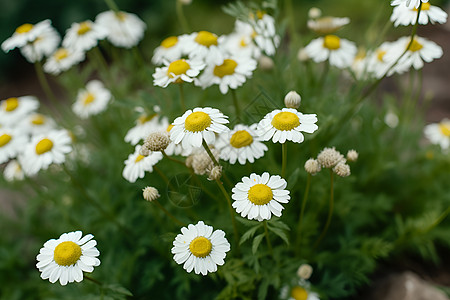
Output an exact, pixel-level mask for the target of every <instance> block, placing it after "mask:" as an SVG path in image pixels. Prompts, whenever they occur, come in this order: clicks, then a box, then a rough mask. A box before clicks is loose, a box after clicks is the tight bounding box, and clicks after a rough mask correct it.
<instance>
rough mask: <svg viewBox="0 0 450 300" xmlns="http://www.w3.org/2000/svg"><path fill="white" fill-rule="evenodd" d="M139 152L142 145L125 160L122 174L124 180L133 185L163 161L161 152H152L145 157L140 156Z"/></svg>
mask: <svg viewBox="0 0 450 300" xmlns="http://www.w3.org/2000/svg"><path fill="white" fill-rule="evenodd" d="M139 150H141V145H137V146H136V148H135V150H134V153H131V154H130V155H129V156H128V158H127V160H125V168H124V169H123V172H122V176H123V178H125V179H126V180H127V181H129V182H131V183H133V182H136V180H137V179H138V178H143V177H144V176H145V172H152V171H153V166H154V165H156V164H157V163H158V162H159V161H160V160H161V159H163V155H162V153H161V152H152V153H150V155H148V156H143V155H141V154H139Z"/></svg>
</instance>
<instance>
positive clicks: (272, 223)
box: [267, 218, 291, 231]
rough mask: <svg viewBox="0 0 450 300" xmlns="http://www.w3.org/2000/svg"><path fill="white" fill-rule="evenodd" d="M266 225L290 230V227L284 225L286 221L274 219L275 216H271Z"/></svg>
mask: <svg viewBox="0 0 450 300" xmlns="http://www.w3.org/2000/svg"><path fill="white" fill-rule="evenodd" d="M267 225H268V226H269V227H270V226H273V227H276V228H280V229H284V230H287V231H290V230H291V228H289V226H288V225H286V223H284V222H282V221H280V219H276V218H272V219H271V220H269V221H268V222H267Z"/></svg>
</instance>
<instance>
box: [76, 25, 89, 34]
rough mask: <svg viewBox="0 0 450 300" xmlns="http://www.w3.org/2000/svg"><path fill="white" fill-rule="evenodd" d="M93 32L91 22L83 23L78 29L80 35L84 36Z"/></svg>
mask: <svg viewBox="0 0 450 300" xmlns="http://www.w3.org/2000/svg"><path fill="white" fill-rule="evenodd" d="M91 30H92V27H91V24H89V22H81V23H80V27H78V31H77V33H78V35H83V34H86V33H87V32H89V31H91Z"/></svg>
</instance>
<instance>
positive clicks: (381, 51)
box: [377, 49, 386, 62]
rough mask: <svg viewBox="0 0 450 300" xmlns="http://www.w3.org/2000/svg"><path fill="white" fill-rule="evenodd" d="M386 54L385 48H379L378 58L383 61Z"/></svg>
mask: <svg viewBox="0 0 450 300" xmlns="http://www.w3.org/2000/svg"><path fill="white" fill-rule="evenodd" d="M385 55H386V51H383V50H379V49H378V50H377V59H378V60H379V61H381V62H383V61H384V56H385Z"/></svg>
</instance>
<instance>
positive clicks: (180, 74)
mask: <svg viewBox="0 0 450 300" xmlns="http://www.w3.org/2000/svg"><path fill="white" fill-rule="evenodd" d="M164 64H165V66H164V67H161V68H156V70H155V73H153V84H154V85H156V86H160V87H163V88H165V87H167V86H168V85H169V84H170V83H182V82H183V81H184V82H192V81H194V78H195V77H196V76H197V75H198V74H199V73H200V71H201V70H203V68H204V67H205V64H204V63H203V62H202V61H200V60H196V59H179V60H175V61H173V62H171V63H169V62H167V61H166V62H164Z"/></svg>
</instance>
